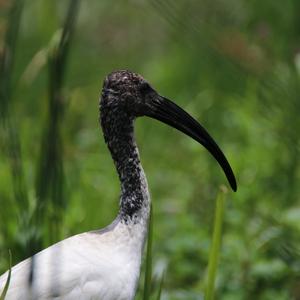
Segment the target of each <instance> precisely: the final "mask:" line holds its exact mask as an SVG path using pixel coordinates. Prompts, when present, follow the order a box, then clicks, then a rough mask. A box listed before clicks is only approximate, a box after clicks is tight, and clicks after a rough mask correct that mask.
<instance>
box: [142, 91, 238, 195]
mask: <svg viewBox="0 0 300 300" xmlns="http://www.w3.org/2000/svg"><path fill="white" fill-rule="evenodd" d="M144 115H146V116H148V117H151V118H153V119H156V120H159V121H161V122H163V123H165V124H168V125H170V126H172V127H174V128H176V129H178V130H179V131H181V132H183V133H185V134H186V135H188V136H190V137H191V138H193V139H194V140H196V141H197V142H199V143H200V144H201V145H203V146H204V147H205V148H206V149H207V150H208V151H209V152H210V153H211V154H212V156H213V157H214V158H215V159H216V160H217V161H218V163H219V165H220V166H221V168H222V169H223V171H224V173H225V175H226V177H227V180H228V182H229V184H230V186H231V188H232V189H233V191H236V190H237V185H236V180H235V176H234V174H233V171H232V169H231V167H230V165H229V163H228V161H227V159H226V157H225V155H224V154H223V152H222V150H221V149H220V148H219V146H218V145H217V143H216V142H215V141H214V140H213V138H212V137H211V136H210V135H209V134H208V132H207V131H206V130H205V129H204V128H203V127H202V126H201V125H200V124H199V123H198V122H197V121H196V120H195V119H194V118H193V117H191V116H190V115H189V114H188V113H187V112H186V111H184V110H183V109H182V108H180V107H179V106H178V105H176V104H175V103H174V102H172V101H170V100H168V99H167V98H165V97H162V96H158V98H157V97H155V99H154V100H153V101H152V102H151V109H148V110H147V112H144Z"/></svg>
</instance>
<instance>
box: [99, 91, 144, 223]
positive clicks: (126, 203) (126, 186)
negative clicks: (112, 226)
mask: <svg viewBox="0 0 300 300" xmlns="http://www.w3.org/2000/svg"><path fill="white" fill-rule="evenodd" d="M115 97H118V95H116V94H114V93H112V92H111V91H110V93H106V91H105V90H103V93H102V98H101V102H100V122H101V126H102V129H103V134H104V139H105V142H106V144H107V146H108V148H109V150H110V153H111V156H112V158H113V161H114V163H115V166H116V169H117V172H118V175H119V179H120V182H121V199H120V217H121V220H125V221H127V220H128V219H134V218H136V217H137V216H138V215H139V214H138V212H139V211H140V210H141V208H142V207H143V205H145V204H146V203H145V202H146V198H147V193H148V191H147V183H146V179H145V176H144V172H143V169H142V166H141V164H140V157H139V153H138V149H137V145H136V142H135V139H134V128H133V126H134V117H133V116H131V115H129V114H128V113H127V112H126V111H125V110H124V109H123V107H122V105H114V103H118V102H117V101H116V99H114V98H115Z"/></svg>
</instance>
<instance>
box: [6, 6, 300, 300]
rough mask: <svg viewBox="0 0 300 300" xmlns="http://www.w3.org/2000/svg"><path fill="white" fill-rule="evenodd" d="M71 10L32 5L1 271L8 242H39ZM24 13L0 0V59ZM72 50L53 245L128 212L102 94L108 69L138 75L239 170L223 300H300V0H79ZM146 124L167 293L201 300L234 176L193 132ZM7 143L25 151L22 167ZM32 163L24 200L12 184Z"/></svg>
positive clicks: (19, 63) (25, 31)
mask: <svg viewBox="0 0 300 300" xmlns="http://www.w3.org/2000/svg"><path fill="white" fill-rule="evenodd" d="M68 3H69V2H68V1H58V0H56V1H53V0H30V1H29V0H28V1H24V7H23V13H22V16H21V23H20V30H19V34H18V38H17V40H16V48H15V57H14V63H13V65H12V68H11V70H12V72H11V74H10V75H11V76H9V86H10V88H11V90H10V93H9V97H10V101H9V113H6V111H5V113H3V112H4V110H2V111H1V114H0V115H1V117H2V119H3V118H6V116H7V115H8V114H9V116H10V124H11V125H12V126H11V128H13V131H12V132H13V133H14V132H16V133H17V134H16V135H13V136H14V138H15V139H16V143H17V144H15V141H14V140H13V141H11V140H10V139H9V138H8V137H9V136H10V133H9V132H8V130H7V126H6V125H5V126H4V125H3V126H1V129H0V249H1V252H0V270H1V271H3V270H5V269H6V268H7V267H8V259H7V249H11V250H12V255H13V262H14V263H16V262H18V261H20V260H21V259H24V258H25V257H26V256H27V255H28V243H29V241H30V239H31V237H32V236H35V235H36V234H37V233H36V231H37V228H35V227H34V224H35V223H34V222H33V221H32V220H33V216H34V214H35V210H36V207H37V203H38V199H37V186H36V184H37V176H38V175H37V174H38V173H37V170H38V169H39V168H40V165H41V162H40V160H39V157H40V154H41V143H42V142H41V141H42V140H43V139H45V126H46V125H45V124H47V120H48V119H47V118H48V115H49V105H48V104H49V68H48V65H47V61H48V54H49V45H52V44H51V41H52V43H53V40H55V37H54V36H55V35H57V32H58V29H59V28H60V27H61V26H62V24H63V22H64V19H65V16H66V11H67V7H68ZM11 6H12V1H9V0H1V1H0V41H1V42H0V57H1V58H3V57H4V53H5V51H4V49H5V43H6V42H5V41H6V38H5V36H6V32H7V28H8V27H9V26H8V25H9V21H8V20H9V15H10V14H9V12H10V11H11V10H10V8H11ZM68 55H69V57H68V60H67V65H66V66H65V67H66V70H65V72H66V74H65V78H64V85H63V86H62V88H61V93H62V94H63V101H64V104H63V107H64V112H63V114H62V118H61V120H60V135H61V142H62V144H61V148H60V151H61V161H62V173H63V175H62V178H63V179H61V180H62V182H63V191H64V192H63V193H62V194H61V197H63V199H59V201H62V202H60V203H63V205H62V206H61V210H60V209H59V208H58V207H56V206H53V205H50V204H49V205H48V206H47V209H46V214H47V215H46V216H45V219H46V220H47V221H45V226H43V228H42V229H41V228H38V229H39V230H42V232H41V233H40V234H41V236H42V237H43V241H42V243H43V245H42V246H43V247H45V246H47V245H48V244H49V243H51V242H53V241H55V240H57V239H61V238H64V237H66V236H69V235H72V234H75V233H79V232H83V231H87V230H92V229H96V228H101V227H103V226H105V225H107V224H108V223H110V222H111V221H112V220H113V218H114V217H115V216H116V214H117V212H118V196H119V185H118V180H117V176H116V173H115V169H114V166H113V163H112V161H111V159H110V156H109V153H108V151H107V149H106V146H105V144H104V141H103V139H102V135H101V131H100V130H99V125H98V101H99V96H100V90H101V85H102V81H103V79H104V77H105V75H106V74H107V73H109V72H111V71H112V70H116V69H130V70H133V71H136V72H138V73H141V74H142V75H143V76H144V77H145V78H146V79H148V80H149V82H150V83H151V84H152V85H153V86H154V87H155V88H156V89H157V90H158V91H159V92H160V93H161V94H162V95H165V96H167V97H168V98H170V99H172V100H174V101H175V102H176V103H178V104H179V105H180V106H182V107H183V108H184V109H186V110H187V111H189V112H190V113H191V114H192V115H193V116H195V117H196V118H197V119H198V120H199V121H200V122H201V123H202V124H203V125H204V126H205V127H206V128H207V129H208V131H209V132H210V133H211V134H212V136H213V137H214V138H215V139H216V140H217V141H218V143H219V145H220V146H221V148H222V149H223V150H224V152H225V153H226V155H227V157H228V159H229V161H230V163H231V165H232V167H233V169H234V171H235V173H236V175H237V180H238V191H237V193H235V194H233V193H229V194H228V196H227V201H226V210H225V216H224V228H223V229H224V230H223V231H224V233H223V243H222V251H221V256H220V264H219V270H218V276H217V282H216V288H217V290H216V296H217V298H218V299H225V300H227V299H230V300H232V299H233V300H234V299H264V300H265V299H267V300H268V299H272V300H273V299H274V300H277V299H300V197H299V192H300V191H299V189H300V188H299V184H298V182H299V179H300V168H299V163H300V162H299V159H300V157H299V154H300V153H299V152H300V134H299V132H300V118H299V115H300V99H299V95H300V1H298V0H287V1H285V2H281V1H271V0H265V1H258V0H251V1H246V0H229V1H224V0H209V1H208V0H200V1H199V0H197V1H196V0H188V1H171V0H165V1H163V0H148V1H147V0H144V1H142V0H140V1H138V0H128V1H108V0H107V1H96V0H89V1H82V2H81V5H80V9H79V15H78V19H77V24H76V28H75V32H74V36H73V38H72V44H71V46H70V48H69V50H68ZM2 72H3V69H2ZM3 74H4V73H2V75H1V76H0V78H2V80H1V83H0V86H1V84H3V82H4V81H3V78H6V77H5V76H4V77H3ZM5 80H6V79H5ZM1 97H2V99H1V101H3V99H4V98H3V95H2V94H1ZM2 103H3V102H2ZM1 109H3V108H1ZM3 115H4V117H3ZM2 121H3V120H1V122H2ZM136 123H137V124H136V135H137V140H138V144H139V148H140V153H141V157H142V162H143V165H144V169H145V171H146V174H147V177H148V181H149V186H150V190H151V195H152V200H153V205H154V219H155V225H154V228H153V257H152V259H153V262H154V268H153V274H154V276H155V275H156V274H157V273H158V274H161V272H162V269H163V268H166V273H165V277H164V284H163V292H162V298H163V299H185V300H188V299H202V296H203V278H204V276H205V272H206V267H207V261H208V257H209V249H210V243H211V233H212V222H213V214H214V204H215V203H214V199H216V194H217V191H218V186H219V185H220V184H222V183H225V182H226V181H225V178H224V175H223V174H222V172H221V170H220V168H219V167H218V165H217V164H216V162H215V161H214V160H213V159H212V158H211V157H210V156H209V154H208V153H207V152H206V151H205V150H204V149H203V148H201V147H200V146H199V145H198V144H196V143H195V142H194V141H192V140H190V139H189V138H187V137H185V136H183V135H182V134H180V133H178V132H177V131H175V130H172V129H170V128H168V127H166V126H164V125H162V124H159V123H158V122H155V121H153V120H148V119H146V118H143V119H139V120H138V121H137V122H136ZM1 124H2V123H1ZM5 124H7V123H5ZM10 145H17V147H19V148H17V149H19V150H17V151H16V153H17V161H16V160H14V159H13V158H14V156H13V155H10V154H11V151H12V150H9V149H10ZM14 154H15V153H14ZM19 160H21V164H20V165H18V164H17V167H18V166H21V167H20V170H21V171H22V172H21V173H22V174H23V175H22V176H23V177H22V178H23V180H24V182H23V183H22V185H21V191H22V193H23V191H24V190H25V195H24V197H25V198H26V201H25V199H24V201H21V202H22V203H20V200H18V199H19V198H18V197H20V195H22V194H20V193H16V192H15V191H16V190H14V186H16V182H17V184H18V183H20V182H19V181H18V180H17V181H16V180H15V177H14V175H15V173H14V172H13V171H14V168H13V167H15V166H16V164H15V162H17V163H18V162H20V161H19ZM49 171H50V170H49ZM49 174H50V173H49ZM43 176H45V180H46V182H47V175H43ZM52 201H53V202H52V203H54V202H55V201H58V199H52ZM20 211H21V213H20ZM57 216H59V218H62V219H61V220H60V222H59V232H58V233H57V234H55V235H54V237H53V235H51V232H52V230H51V220H52V218H54V219H55V218H56V217H57ZM24 224H25V225H26V226H25V225H24ZM159 278H160V276H158V281H159Z"/></svg>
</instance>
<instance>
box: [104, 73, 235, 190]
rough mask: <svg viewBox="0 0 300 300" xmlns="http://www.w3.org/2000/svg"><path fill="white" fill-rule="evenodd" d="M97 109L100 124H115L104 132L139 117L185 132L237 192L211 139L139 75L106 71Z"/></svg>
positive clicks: (188, 116)
mask: <svg viewBox="0 0 300 300" xmlns="http://www.w3.org/2000/svg"><path fill="white" fill-rule="evenodd" d="M100 111H101V123H102V127H105V126H106V125H109V124H108V123H115V124H117V126H114V129H113V130H111V131H110V132H107V134H115V133H116V131H118V130H121V128H122V124H124V126H125V125H126V123H127V122H128V120H129V121H132V120H133V119H134V118H136V117H139V116H148V117H151V118H153V119H156V120H159V121H161V122H163V123H165V124H168V125H170V126H172V127H174V128H176V129H178V130H179V131H181V132H183V133H185V134H187V135H188V136H190V137H191V138H193V139H194V140H196V141H198V142H199V143H200V144H202V145H203V146H204V147H205V148H206V149H207V150H208V151H209V152H210V153H211V154H212V155H213V157H214V158H215V159H216V160H217V161H218V163H219V164H220V166H221V167H222V169H223V171H224V173H225V175H226V177H227V179H228V181H229V183H230V185H231V187H232V189H233V190H234V191H236V189H237V186H236V180H235V176H234V174H233V172H232V169H231V167H230V165H229V163H228V161H227V159H226V157H225V156H224V154H223V152H222V151H221V149H220V148H219V146H218V145H217V144H216V142H215V141H214V140H213V138H212V137H211V136H210V135H209V134H208V132H207V131H206V130H205V129H204V128H203V127H202V126H201V125H200V124H199V123H198V122H197V121H196V120H195V119H194V118H192V117H191V116H190V115H189V114H188V113H187V112H185V111H184V110H183V109H182V108H180V107H179V106H178V105H176V104H175V103H174V102H172V101H170V100H168V99H167V98H165V97H163V96H160V95H159V94H158V93H157V92H156V91H155V90H154V89H153V88H152V87H151V86H150V84H149V83H148V82H147V81H146V80H145V79H144V78H143V77H142V76H141V75H139V74H136V73H133V72H130V71H126V70H122V71H115V72H112V73H111V74H109V75H108V76H107V77H106V79H105V81H104V84H103V90H102V97H101V102H100Z"/></svg>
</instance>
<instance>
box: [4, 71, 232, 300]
mask: <svg viewBox="0 0 300 300" xmlns="http://www.w3.org/2000/svg"><path fill="white" fill-rule="evenodd" d="M99 103H100V105H99V111H100V118H99V119H100V124H101V127H102V131H103V136H104V140H105V143H106V145H107V147H108V150H109V152H110V154H111V157H112V159H113V162H114V165H115V168H116V171H117V173H118V177H119V181H120V190H121V191H120V199H119V212H118V215H117V217H116V218H115V220H114V221H113V222H112V223H111V224H110V225H108V226H107V227H105V228H103V229H100V230H93V231H89V232H85V233H81V234H77V235H74V236H71V237H69V238H66V239H64V240H62V241H60V242H58V243H56V244H54V245H52V246H50V247H48V248H46V249H44V250H42V251H41V252H39V253H37V254H35V255H34V256H33V257H31V258H28V259H26V260H24V261H22V262H20V263H18V264H17V265H16V266H14V267H13V268H12V270H11V280H10V285H9V288H8V291H7V294H6V298H5V299H6V300H21V299H22V300H29V299H30V300H32V299H39V300H40V299H55V300H61V299H64V300H68V299H82V300H86V299H93V300H95V299H96V300H97V299H99V300H133V299H134V297H135V294H136V290H137V284H138V280H139V276H140V268H141V262H142V254H143V248H144V244H145V240H146V237H147V229H148V221H149V215H150V194H149V189H148V184H147V179H146V176H145V172H144V170H143V167H142V165H141V161H140V155H139V151H138V147H137V143H136V140H135V136H134V122H135V120H136V119H137V118H139V117H142V116H147V117H150V118H152V119H156V120H159V121H161V122H163V123H165V124H167V125H169V126H171V127H174V128H176V129H177V130H179V131H181V132H182V133H184V134H186V135H188V136H189V137H191V138H192V139H194V140H196V141H197V142H198V143H200V144H202V145H203V146H204V147H205V148H206V149H207V150H208V151H209V152H210V153H211V154H212V156H213V157H214V158H215V159H216V160H217V162H218V163H219V165H220V166H221V168H222V169H223V171H224V173H225V175H226V177H227V180H228V182H229V184H230V186H231V188H232V189H233V191H236V190H237V183H236V179H235V176H234V173H233V171H232V168H231V166H230V164H229V163H228V161H227V159H226V157H225V155H224V154H223V152H222V151H221V149H220V148H219V146H218V145H217V144H216V142H215V141H214V140H213V138H212V137H211V136H210V135H209V134H208V132H207V131H206V130H205V129H204V128H203V127H202V126H201V125H200V124H199V123H198V122H197V121H196V120H195V119H194V118H193V117H191V116H190V115H189V114H188V113H187V112H186V111H184V110H183V109H182V108H180V107H179V106H178V105H176V104H175V103H174V102H172V101H171V100H169V99H167V98H166V97H163V96H161V95H160V94H159V93H158V92H156V91H155V89H154V88H153V87H152V86H151V85H150V83H148V82H147V81H146V80H145V79H144V78H143V77H142V76H141V75H139V74H137V73H134V72H132V71H129V70H118V71H113V72H111V73H110V74H108V75H107V76H106V78H105V79H104V83H103V87H102V92H101V96H100V102H99ZM32 262H34V263H32ZM32 270H33V271H34V272H32ZM7 276H8V272H6V273H4V274H3V275H2V276H1V277H0V291H2V290H3V288H4V285H5V282H6V280H7Z"/></svg>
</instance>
